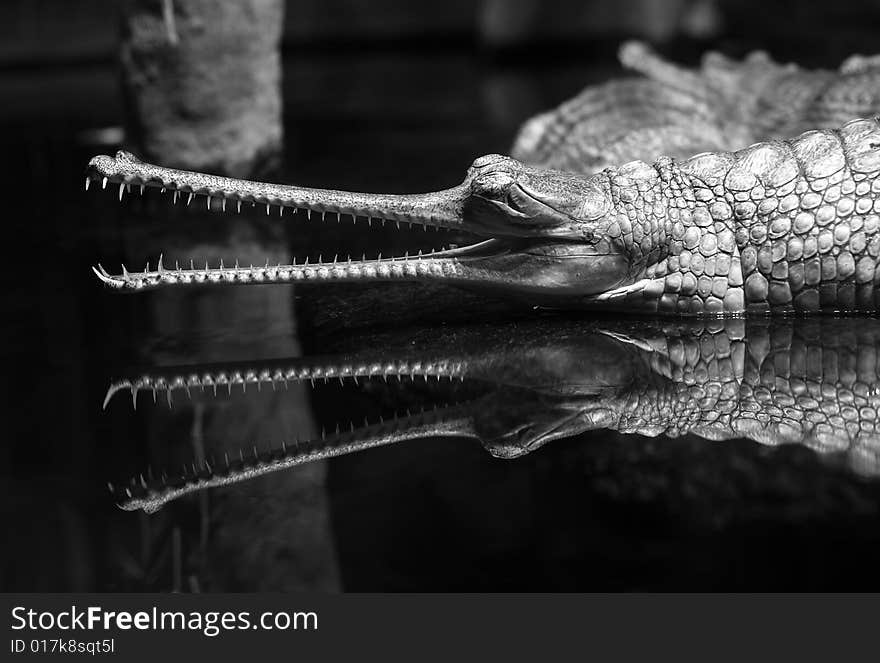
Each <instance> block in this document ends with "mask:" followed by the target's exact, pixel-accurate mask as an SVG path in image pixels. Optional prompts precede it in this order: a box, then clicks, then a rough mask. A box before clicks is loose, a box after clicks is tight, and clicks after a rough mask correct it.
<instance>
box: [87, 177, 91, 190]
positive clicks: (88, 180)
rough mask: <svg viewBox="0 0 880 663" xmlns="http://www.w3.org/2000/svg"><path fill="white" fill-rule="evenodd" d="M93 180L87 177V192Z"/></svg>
mask: <svg viewBox="0 0 880 663" xmlns="http://www.w3.org/2000/svg"><path fill="white" fill-rule="evenodd" d="M91 182H92V178H91V177H89V176H88V175H86V191H88V190H89V184H91Z"/></svg>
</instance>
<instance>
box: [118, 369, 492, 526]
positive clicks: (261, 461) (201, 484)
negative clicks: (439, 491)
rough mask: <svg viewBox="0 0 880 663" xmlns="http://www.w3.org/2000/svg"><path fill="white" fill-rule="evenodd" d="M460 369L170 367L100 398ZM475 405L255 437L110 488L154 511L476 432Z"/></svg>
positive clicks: (125, 501)
mask: <svg viewBox="0 0 880 663" xmlns="http://www.w3.org/2000/svg"><path fill="white" fill-rule="evenodd" d="M466 372H467V366H466V365H465V364H463V363H462V362H456V361H454V360H453V361H449V362H443V361H437V362H432V361H418V362H410V361H406V360H401V361H393V362H385V363H363V362H348V361H345V360H341V361H338V362H330V361H327V362H323V361H313V360H305V359H291V360H289V361H287V362H264V363H262V364H253V363H250V364H240V365H236V364H230V365H224V366H200V367H179V368H174V367H169V368H166V369H162V370H157V371H152V372H146V373H140V374H137V375H133V376H131V377H129V378H124V379H121V380H117V381H115V382H113V383H112V384H111V385H110V388H109V389H108V391H107V396H106V398H105V399H104V407H105V408H106V407H107V405H108V403H109V402H110V401H111V399H112V398H113V396H114V395H115V394H116V393H118V392H120V391H124V390H126V389H128V390H130V392H131V395H132V404H133V405H136V403H137V394H138V392H139V391H147V392H151V393H152V395H153V400H154V401H155V400H159V399H158V397H157V396H158V394H159V393H161V394H162V395H163V398H162V400H167V402H168V404H169V406H170V405H171V403H172V392H175V391H179V392H182V393H186V394H187V396H190V397H191V396H192V394H193V392H198V393H207V394H209V395H210V394H213V395H215V396H216V395H217V393H218V388H219V389H222V390H224V391H226V390H228V393H229V395H230V396H231V395H232V394H233V393H244V392H245V391H246V390H247V387H248V385H251V386H255V387H256V388H257V389H262V388H263V387H266V388H270V387H271V389H273V390H274V389H279V388H286V387H287V386H288V385H289V384H290V383H291V382H293V383H296V382H299V383H308V382H311V383H312V385H315V384H316V383H320V382H325V383H326V382H329V381H331V380H333V381H337V380H338V381H339V382H340V383H342V384H345V383H354V384H359V382H360V381H366V380H371V379H374V380H375V379H381V380H384V381H385V382H388V381H390V380H398V381H402V380H407V379H408V380H412V381H417V380H424V381H425V382H430V381H436V382H438V383H439V382H442V381H445V380H448V381H449V382H451V381H463V380H464V376H465V374H466ZM233 388H234V389H235V391H233ZM239 390H240V392H239ZM473 407H474V404H473V402H472V401H468V400H463V401H460V402H456V403H452V404H442V405H437V406H435V407H433V408H430V409H422V410H421V411H418V412H412V411H410V410H406V411H404V412H393V413H389V415H388V416H379V417H374V420H373V421H368V420H366V419H365V420H363V421H362V422H359V423H355V422H348V423H346V424H345V425H341V426H340V425H337V426H336V427H335V430H329V431H328V430H327V429H322V430H321V432H320V435H316V436H315V437H314V438H312V439H307V440H303V439H299V438H292V439H291V440H287V441H281V442H276V443H275V444H274V445H273V446H271V447H266V446H265V445H263V444H261V445H256V444H254V445H251V447H250V448H247V449H242V448H240V449H238V450H237V451H235V452H233V453H230V452H228V451H226V452H221V454H222V455H221V454H217V455H215V456H213V457H212V456H211V455H209V457H208V458H207V459H205V460H202V461H201V462H199V463H198V464H197V463H195V462H191V463H189V464H184V465H183V466H182V467H181V470H180V471H178V472H176V473H174V474H168V473H166V472H162V473H161V474H160V475H159V476H154V475H153V473H152V471H148V472H147V473H146V476H145V475H144V474H141V475H139V476H137V477H133V478H131V480H130V481H129V482H128V483H125V484H121V485H117V486H114V485H113V484H109V488H110V491H111V493H112V494H113V495H114V497H115V498H116V500H117V504H118V505H119V506H120V507H121V508H122V509H125V510H127V511H134V510H137V509H143V510H144V511H145V512H147V513H153V512H155V511H158V510H159V509H161V508H162V507H163V506H164V505H165V504H167V503H168V502H170V501H172V500H175V499H177V498H179V497H183V496H184V495H187V494H190V493H194V492H199V491H202V490H206V489H209V488H215V487H221V486H227V485H230V484H233V483H238V482H241V481H248V480H250V479H255V478H257V477H260V476H263V475H266V474H269V473H272V472H277V471H279V470H284V469H288V468H291V467H296V466H298V465H303V464H306V463H310V462H314V461H318V460H324V459H327V458H333V457H336V456H342V455H345V454H349V453H355V452H359V451H364V450H367V449H371V448H374V447H378V446H385V445H389V444H394V443H397V442H404V441H409V440H423V439H425V438H436V437H470V438H474V439H479V435H478V433H477V431H476V429H475V427H474V420H473Z"/></svg>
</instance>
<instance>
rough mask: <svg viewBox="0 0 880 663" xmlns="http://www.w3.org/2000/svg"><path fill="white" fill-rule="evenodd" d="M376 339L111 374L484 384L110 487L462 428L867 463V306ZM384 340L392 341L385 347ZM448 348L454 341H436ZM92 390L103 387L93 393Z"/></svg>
mask: <svg viewBox="0 0 880 663" xmlns="http://www.w3.org/2000/svg"><path fill="white" fill-rule="evenodd" d="M365 347H370V348H375V347H382V348H386V349H385V350H382V351H377V350H367V351H354V352H350V353H347V354H340V355H338V356H335V357H328V358H323V359H291V360H289V361H287V362H277V363H275V364H263V365H237V366H227V367H191V368H182V369H168V370H166V371H163V372H154V373H146V374H143V375H140V376H138V377H132V378H129V379H125V380H121V381H119V382H116V383H114V385H113V386H111V388H110V391H109V393H108V396H107V400H108V401H109V400H110V398H111V397H112V396H113V394H114V393H116V392H117V391H118V390H120V389H125V388H130V389H131V391H132V394H133V396H134V397H135V398H136V395H137V391H138V390H150V391H153V392H154V395H155V393H156V392H167V397H168V398H170V397H171V392H172V391H174V390H179V391H184V390H185V391H192V390H198V389H202V390H204V389H205V388H207V389H209V390H216V389H217V388H218V387H222V388H224V389H226V388H228V389H229V390H230V392H231V389H232V387H233V386H238V385H240V386H241V387H242V388H244V387H246V386H247V385H248V384H251V385H254V386H260V385H267V386H268V385H270V384H271V385H272V386H273V387H275V386H278V385H281V384H283V383H286V382H289V381H308V380H340V381H345V380H353V381H355V382H358V381H361V382H363V381H366V380H388V379H389V378H394V377H396V378H401V377H406V378H411V377H414V376H415V377H422V378H425V379H434V378H436V379H437V380H438V381H442V380H444V379H447V378H449V379H452V380H453V381H455V380H458V379H461V380H464V381H471V380H473V381H476V382H477V383H479V386H481V387H487V388H488V391H483V392H481V393H483V394H484V395H482V396H479V397H477V398H475V399H473V400H471V401H469V402H460V403H458V404H457V405H453V406H450V407H448V408H440V409H435V410H433V411H428V412H427V413H421V414H417V415H408V416H406V417H403V418H399V419H398V418H394V419H391V420H388V421H379V422H375V423H372V424H369V425H366V426H364V427H362V428H355V427H352V428H351V429H350V430H349V431H343V432H338V431H337V432H336V433H333V434H327V433H325V434H323V435H322V436H321V437H320V438H319V439H316V440H312V441H308V442H302V443H297V444H290V445H287V444H285V445H283V446H282V447H281V448H277V449H274V450H272V451H269V452H260V451H258V450H257V449H256V448H254V450H253V452H249V453H243V452H242V453H240V454H238V455H235V456H234V457H232V458H230V457H228V456H227V457H225V458H224V459H223V460H222V461H217V462H211V463H207V464H205V465H204V466H203V467H202V468H201V469H198V470H197V469H195V468H194V471H193V472H192V473H187V474H185V475H180V476H176V477H172V478H170V479H163V480H161V481H159V480H150V481H147V480H146V479H144V478H143V477H141V479H140V481H139V482H134V481H133V482H132V484H131V485H130V486H128V487H123V488H122V489H121V490H120V491H118V497H119V499H120V500H121V501H122V506H123V507H124V508H126V509H136V508H142V509H144V510H146V511H154V510H156V509H158V508H160V507H161V506H162V505H163V504H164V503H165V502H167V501H169V500H172V499H175V498H177V497H179V496H181V495H184V494H187V493H190V492H194V491H198V490H202V489H205V488H209V487H212V486H222V485H226V484H229V483H234V482H237V481H243V480H246V479H249V478H253V477H255V476H258V475H261V474H265V473H268V472H273V471H276V470H280V469H283V468H286V467H291V466H295V465H299V464H302V463H306V462H310V461H312V460H315V459H319V458H328V457H332V456H337V455H341V454H346V453H350V452H353V451H357V450H361V449H366V448H370V447H374V446H378V445H383V444H390V443H394V442H400V441H405V440H415V439H426V438H433V437H449V436H454V437H470V438H475V439H477V440H479V441H480V442H481V443H482V444H483V445H484V446H485V447H486V448H487V449H488V450H489V451H490V452H491V453H492V454H493V455H494V456H498V457H503V458H513V457H516V456H520V455H523V454H526V453H529V452H531V451H534V450H535V449H537V448H539V447H540V446H542V445H544V444H546V443H547V442H549V441H551V440H555V439H560V438H564V437H570V436H574V435H577V434H579V433H582V432H584V431H588V430H594V429H611V430H616V431H619V432H622V433H638V434H642V435H649V436H656V435H661V434H663V435H667V436H678V435H682V434H685V433H694V434H696V435H699V436H701V437H704V438H707V439H711V440H725V439H731V438H739V437H746V438H750V439H752V440H755V441H758V442H761V443H764V444H772V445H775V444H782V443H803V444H805V445H807V446H809V447H810V448H812V449H814V450H816V451H819V452H838V453H842V454H844V455H845V456H846V457H847V459H848V460H849V462H850V464H851V465H852V466H853V467H855V468H856V469H857V470H859V471H861V472H863V473H867V474H875V473H877V472H880V431H878V430H877V428H876V427H877V426H878V425H880V423H878V411H880V379H878V369H880V367H878V357H880V354H878V353H880V321H877V320H858V319H855V320H854V319H847V320H841V319H820V320H811V321H779V322H773V323H769V322H767V321H742V320H728V321H718V322H712V323H708V324H706V325H702V324H697V323H687V324H685V323H680V324H677V325H667V326H660V325H653V326H649V327H645V325H644V324H642V325H636V324H634V323H633V324H630V325H625V324H620V323H615V324H613V325H612V324H611V323H601V322H561V321H558V320H543V321H537V322H533V323H528V324H508V325H503V326H494V327H489V326H484V327H475V328H474V327H472V328H464V329H459V330H455V329H448V330H443V331H441V332H432V331H429V330H423V331H421V332H417V333H416V334H415V335H412V334H406V335H397V336H396V337H394V336H392V337H386V338H375V337H371V338H370V340H369V343H368V344H366V345H365ZM394 347H400V348H405V349H403V350H400V351H395V350H394V349H393V348H394ZM450 348H457V350H454V351H453V350H450ZM105 405H106V402H105Z"/></svg>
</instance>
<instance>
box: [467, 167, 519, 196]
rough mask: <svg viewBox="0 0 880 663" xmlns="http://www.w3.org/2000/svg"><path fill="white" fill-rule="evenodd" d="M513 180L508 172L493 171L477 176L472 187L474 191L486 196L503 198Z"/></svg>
mask: <svg viewBox="0 0 880 663" xmlns="http://www.w3.org/2000/svg"><path fill="white" fill-rule="evenodd" d="M513 182H514V178H513V176H512V175H511V174H510V173H507V172H504V171H494V172H491V173H485V174H484V175H481V176H480V177H479V178H477V180H476V181H475V182H474V189H475V190H476V193H478V194H480V195H481V196H485V197H486V198H503V197H504V196H505V192H506V191H507V189H509V188H510V185H511V184H513Z"/></svg>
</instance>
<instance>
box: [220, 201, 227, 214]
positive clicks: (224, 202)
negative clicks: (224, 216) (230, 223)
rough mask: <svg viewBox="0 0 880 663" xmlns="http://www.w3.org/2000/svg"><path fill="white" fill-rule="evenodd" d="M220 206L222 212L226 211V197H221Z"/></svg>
mask: <svg viewBox="0 0 880 663" xmlns="http://www.w3.org/2000/svg"><path fill="white" fill-rule="evenodd" d="M220 207H221V209H222V210H223V211H224V212H225V211H226V198H221V203H220Z"/></svg>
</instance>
